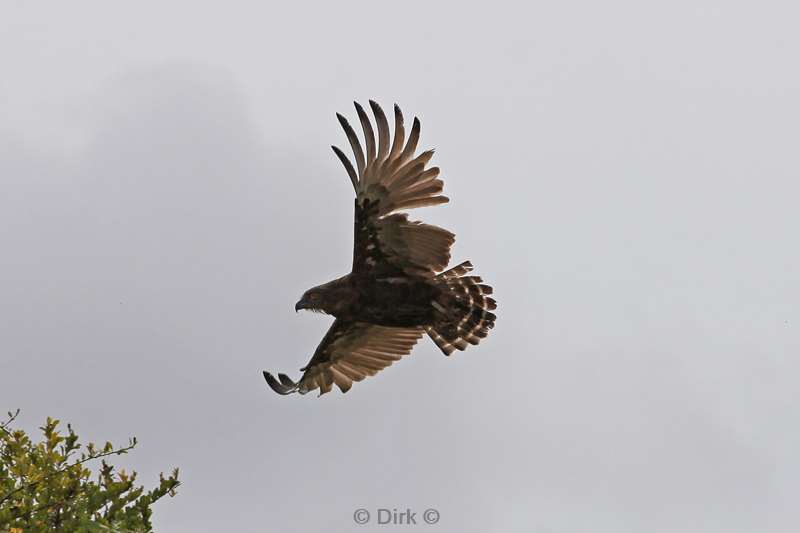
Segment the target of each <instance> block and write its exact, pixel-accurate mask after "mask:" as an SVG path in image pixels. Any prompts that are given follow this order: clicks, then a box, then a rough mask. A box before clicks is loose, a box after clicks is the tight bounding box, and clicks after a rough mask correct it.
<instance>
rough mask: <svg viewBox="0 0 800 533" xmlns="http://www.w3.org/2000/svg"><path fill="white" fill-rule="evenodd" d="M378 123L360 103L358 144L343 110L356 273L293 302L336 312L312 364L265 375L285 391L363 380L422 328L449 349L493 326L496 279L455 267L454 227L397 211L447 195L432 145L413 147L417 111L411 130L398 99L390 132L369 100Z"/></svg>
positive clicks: (404, 351) (404, 349) (346, 386)
mask: <svg viewBox="0 0 800 533" xmlns="http://www.w3.org/2000/svg"><path fill="white" fill-rule="evenodd" d="M369 104H370V107H371V108H372V113H373V115H374V116H375V122H376V125H377V140H376V138H375V130H374V129H373V127H372V124H371V123H370V120H369V117H368V116H367V114H366V113H365V112H364V109H363V108H362V107H361V106H360V105H359V104H358V103H356V104H355V106H356V112H357V113H358V118H359V120H360V122H361V127H362V129H363V131H364V143H365V147H366V150H365V149H364V147H362V145H361V143H360V142H359V139H358V137H357V136H356V133H355V131H353V128H352V127H351V126H350V124H349V123H348V122H347V119H345V118H344V117H343V116H342V115H340V114H337V115H336V116H337V118H338V119H339V123H340V124H341V125H342V128H344V132H345V134H346V135H347V140H348V141H349V142H350V147H351V148H352V149H353V155H354V156H355V163H356V166H355V167H353V164H352V163H351V162H350V160H349V159H348V158H347V156H346V155H345V154H344V153H343V152H342V151H341V150H340V149H339V148H337V147H336V146H333V147H332V148H333V151H334V152H335V153H336V155H337V156H338V157H339V159H340V160H341V161H342V164H343V165H344V167H345V169H346V170H347V174H348V175H349V176H350V181H351V182H352V183H353V188H354V189H355V192H356V201H355V243H354V250H353V269H352V272H350V273H349V274H347V275H346V276H343V277H341V278H339V279H335V280H333V281H330V282H328V283H325V284H324V285H320V286H318V287H314V288H312V289H309V290H307V291H306V292H305V294H303V297H302V298H301V299H300V301H299V302H297V304H296V305H295V310H300V309H309V310H312V311H318V312H323V313H327V314H329V315H333V316H335V317H336V320H335V321H334V323H333V325H332V326H331V328H330V329H329V330H328V333H327V334H326V335H325V337H324V338H323V339H322V342H321V343H320V344H319V346H318V347H317V349H316V351H315V352H314V355H313V356H312V357H311V360H310V361H309V362H308V364H307V365H306V366H305V367H304V368H302V369H301V371H303V376H302V377H301V378H300V380H299V381H297V382H294V381H292V380H291V379H290V378H289V377H288V376H286V375H285V374H278V378H277V379H276V378H275V377H274V376H273V375H272V374H270V373H269V372H266V371H264V378H265V379H266V380H267V383H268V384H269V386H270V387H272V389H273V390H274V391H275V392H277V393H279V394H290V393H293V392H299V393H300V394H305V393H307V392H310V391H313V390H316V389H319V391H320V395H322V394H325V393H326V392H329V391H330V390H331V388H332V386H333V385H334V384H335V385H337V386H338V387H339V389H341V391H342V392H347V391H348V390H350V387H351V386H352V385H353V382H354V381H361V380H362V379H364V378H365V377H367V376H372V375H374V374H376V373H377V372H378V371H380V370H383V369H384V368H386V367H387V366H389V365H391V364H392V363H393V362H394V361H397V360H399V359H400V358H401V357H402V356H404V355H408V354H409V353H410V352H411V349H412V347H413V346H414V345H415V344H416V343H417V341H418V340H419V338H420V337H421V336H422V334H423V333H427V334H428V336H430V338H431V339H433V342H435V343H436V345H437V346H439V348H440V349H441V350H442V352H444V354H445V355H450V354H451V353H452V352H453V350H464V349H466V347H467V346H469V345H470V344H478V343H479V342H480V340H481V339H482V338H484V337H486V336H487V335H488V334H489V329H491V328H492V327H493V326H494V321H495V315H494V313H492V310H494V309H495V308H496V307H497V305H496V303H495V301H494V299H492V298H491V297H489V295H490V294H492V288H491V287H490V286H488V285H484V284H483V282H482V280H481V278H479V277H478V276H471V275H469V272H470V271H471V270H472V265H471V264H470V262H469V261H466V262H464V263H461V264H459V265H458V266H455V267H453V268H451V269H449V270H445V271H444V272H442V270H444V269H445V267H447V264H448V263H449V261H450V246H451V245H452V244H453V242H454V240H455V236H454V235H453V234H452V233H450V232H449V231H447V230H445V229H442V228H439V227H436V226H432V225H429V224H423V223H422V222H416V221H411V220H408V216H407V215H406V214H405V213H398V212H397V211H400V210H405V209H411V208H414V207H423V206H429V205H438V204H444V203H447V202H448V199H447V197H445V196H442V195H441V194H440V193H441V192H442V186H443V183H442V180H440V179H437V177H438V175H439V169H438V168H437V167H431V168H426V166H427V164H428V162H429V161H430V159H431V157H432V156H433V150H429V151H426V152H422V153H421V154H419V155H415V151H416V149H417V142H418V140H419V133H420V123H419V120H417V119H416V118H415V119H414V123H413V125H412V127H411V132H410V133H409V135H408V139H407V140H406V139H405V127H404V124H403V114H402V113H401V112H400V108H399V107H397V105H395V106H394V136H393V138H392V137H391V136H390V131H389V123H388V121H387V120H386V115H385V114H384V113H383V110H382V109H381V108H380V106H379V105H378V104H376V103H375V102H373V101H370V103H369Z"/></svg>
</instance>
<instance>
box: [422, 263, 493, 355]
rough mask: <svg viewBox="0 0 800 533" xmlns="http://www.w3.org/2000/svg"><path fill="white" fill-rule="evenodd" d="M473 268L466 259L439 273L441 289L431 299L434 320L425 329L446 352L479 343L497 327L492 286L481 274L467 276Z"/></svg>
mask: <svg viewBox="0 0 800 533" xmlns="http://www.w3.org/2000/svg"><path fill="white" fill-rule="evenodd" d="M471 270H472V263H470V262H469V261H465V262H463V263H461V264H460V265H458V266H455V267H453V268H451V269H450V270H447V271H445V272H442V273H441V274H439V275H438V276H436V279H437V281H438V282H439V288H440V290H439V294H438V295H437V297H436V299H435V300H434V301H433V302H432V305H433V307H434V320H433V323H432V324H431V325H430V326H427V327H426V328H425V331H427V333H428V335H429V336H430V338H431V339H432V340H433V342H435V343H436V345H437V346H438V347H439V348H440V349H441V350H442V352H444V354H445V355H450V354H451V353H453V350H465V349H466V348H467V346H469V345H470V344H478V343H479V342H480V340H481V339H483V338H484V337H486V336H487V335H488V334H489V330H490V329H491V328H493V327H494V321H495V318H496V315H495V314H494V313H492V312H491V311H492V310H494V309H495V308H497V303H496V302H495V301H494V299H493V298H490V297H489V295H490V294H492V288H491V287H490V286H488V285H484V284H483V280H482V279H481V278H480V277H478V276H468V275H467V274H468V273H469V272H470V271H471Z"/></svg>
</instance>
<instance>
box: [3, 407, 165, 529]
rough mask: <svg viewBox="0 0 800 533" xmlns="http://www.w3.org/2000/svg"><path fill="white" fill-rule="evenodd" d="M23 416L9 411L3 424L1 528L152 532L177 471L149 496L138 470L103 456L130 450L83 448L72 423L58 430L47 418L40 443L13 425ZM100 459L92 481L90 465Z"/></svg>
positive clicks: (108, 446) (107, 446)
mask: <svg viewBox="0 0 800 533" xmlns="http://www.w3.org/2000/svg"><path fill="white" fill-rule="evenodd" d="M18 414H19V410H17V412H16V413H10V412H9V413H8V419H7V420H6V421H5V422H3V423H2V424H0V531H11V532H14V533H23V532H24V533H28V532H39V531H69V532H72V531H75V532H94V531H126V532H127V531H136V532H139V531H152V524H151V522H150V519H151V516H152V514H153V512H152V510H151V509H150V507H151V506H152V504H153V503H155V502H156V501H158V500H159V499H161V498H163V497H164V496H165V495H167V494H169V495H170V496H174V495H175V489H176V488H177V487H178V485H179V484H180V482H179V481H178V469H177V468H176V469H175V470H173V472H172V474H171V475H170V476H168V477H164V475H163V474H162V475H161V476H160V477H161V482H160V483H159V485H158V487H156V488H154V489H153V490H150V491H149V492H145V490H144V487H141V486H138V487H137V486H136V485H135V483H136V472H131V473H127V472H125V471H124V470H115V469H114V467H113V466H111V465H110V464H108V463H107V462H106V458H108V457H110V456H114V455H122V454H124V453H128V452H129V451H130V450H132V449H133V448H134V447H136V444H137V442H136V438H132V439H131V440H130V441H129V442H128V445H127V446H124V447H115V446H114V445H112V444H111V443H110V442H106V443H105V445H103V446H102V447H97V446H95V445H94V444H92V443H89V444H87V445H85V446H84V445H82V444H80V443H79V442H78V435H77V434H76V433H75V432H74V431H73V429H72V427H71V426H70V425H67V432H66V434H64V433H62V432H59V429H58V425H59V421H58V420H54V419H52V418H48V419H47V422H46V423H45V425H44V426H42V427H41V428H39V429H41V431H42V436H43V438H42V440H41V441H40V442H37V443H34V442H33V441H32V440H31V439H30V437H28V435H27V434H26V433H25V432H24V431H22V430H19V429H13V428H12V427H11V424H12V422H13V421H14V419H15V418H16V417H17V415H18ZM98 462H99V471H98V472H97V475H96V476H94V477H95V479H96V481H93V480H92V479H91V478H92V477H93V475H92V470H91V469H90V468H88V466H89V464H97V463H98Z"/></svg>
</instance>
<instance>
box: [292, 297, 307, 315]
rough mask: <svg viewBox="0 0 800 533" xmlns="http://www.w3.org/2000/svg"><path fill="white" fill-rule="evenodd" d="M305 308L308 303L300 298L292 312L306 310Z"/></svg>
mask: <svg viewBox="0 0 800 533" xmlns="http://www.w3.org/2000/svg"><path fill="white" fill-rule="evenodd" d="M307 308H308V302H307V301H306V300H305V299H303V298H301V299H300V301H299V302H297V303H296V304H294V312H295V313H296V312H298V311H299V310H301V309H307Z"/></svg>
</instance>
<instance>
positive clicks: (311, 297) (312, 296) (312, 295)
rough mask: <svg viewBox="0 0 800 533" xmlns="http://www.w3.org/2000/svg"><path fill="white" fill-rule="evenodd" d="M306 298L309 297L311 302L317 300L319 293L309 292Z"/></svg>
mask: <svg viewBox="0 0 800 533" xmlns="http://www.w3.org/2000/svg"><path fill="white" fill-rule="evenodd" d="M308 298H309V299H310V300H311V301H312V302H316V301H317V300H319V294H317V293H313V294H309V295H308Z"/></svg>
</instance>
